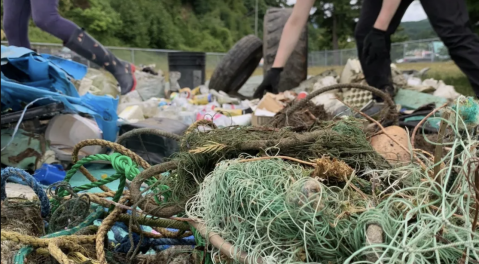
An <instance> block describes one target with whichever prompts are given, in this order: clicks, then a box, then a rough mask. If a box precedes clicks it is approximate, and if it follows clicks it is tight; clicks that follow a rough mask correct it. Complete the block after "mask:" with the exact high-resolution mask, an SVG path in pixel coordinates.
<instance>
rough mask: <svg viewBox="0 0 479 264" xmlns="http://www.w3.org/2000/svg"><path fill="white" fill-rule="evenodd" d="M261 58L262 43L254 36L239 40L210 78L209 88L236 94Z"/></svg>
mask: <svg viewBox="0 0 479 264" xmlns="http://www.w3.org/2000/svg"><path fill="white" fill-rule="evenodd" d="M262 58H263V41H261V39H259V38H258V37H256V36H255V35H248V36H246V37H243V38H242V39H240V40H239V41H238V42H236V44H235V45H234V46H233V47H232V48H231V49H230V50H229V51H228V53H227V54H226V55H225V56H224V57H223V59H222V60H221V61H220V63H219V64H218V65H217V66H216V68H215V71H214V72H213V75H212V76H211V79H210V83H209V88H210V89H213V90H216V91H223V92H225V93H228V94H237V93H238V91H239V89H240V88H241V87H242V86H243V84H244V83H245V82H246V81H247V80H248V79H249V77H251V75H252V74H253V72H254V71H255V70H256V68H257V67H258V65H259V62H260V61H261V59H262Z"/></svg>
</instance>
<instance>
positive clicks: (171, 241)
mask: <svg viewBox="0 0 479 264" xmlns="http://www.w3.org/2000/svg"><path fill="white" fill-rule="evenodd" d="M150 245H151V246H164V245H172V246H173V245H174V246H194V245H196V242H195V239H194V238H190V239H188V238H183V239H176V238H157V239H152V240H151V241H150Z"/></svg>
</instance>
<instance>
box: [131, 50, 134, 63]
mask: <svg viewBox="0 0 479 264" xmlns="http://www.w3.org/2000/svg"><path fill="white" fill-rule="evenodd" d="M131 63H133V64H135V50H133V49H131Z"/></svg>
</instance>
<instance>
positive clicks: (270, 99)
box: [251, 93, 284, 126]
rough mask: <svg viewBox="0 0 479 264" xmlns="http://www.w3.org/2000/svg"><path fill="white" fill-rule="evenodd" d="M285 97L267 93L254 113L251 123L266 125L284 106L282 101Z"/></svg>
mask: <svg viewBox="0 0 479 264" xmlns="http://www.w3.org/2000/svg"><path fill="white" fill-rule="evenodd" d="M283 99H284V96H283V95H276V94H272V93H267V94H265V95H264V96H263V98H262V99H261V101H260V102H259V103H258V106H257V107H256V109H255V111H254V113H253V116H252V118H251V124H252V125H253V126H264V125H267V124H268V123H270V122H271V121H272V120H273V117H274V116H275V115H276V114H277V113H278V112H279V111H281V110H282V109H283V108H284V105H283V103H282V102H281V100H283Z"/></svg>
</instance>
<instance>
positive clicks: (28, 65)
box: [1, 46, 118, 141]
mask: <svg viewBox="0 0 479 264" xmlns="http://www.w3.org/2000/svg"><path fill="white" fill-rule="evenodd" d="M48 58H49V57H48V56H46V58H45V57H42V56H40V55H38V54H36V53H34V52H33V51H31V50H29V49H25V48H19V47H13V46H10V47H5V46H2V76H1V85H2V90H1V96H2V97H1V102H2V112H3V111H4V110H6V109H9V108H11V109H12V110H13V111H19V110H22V109H23V106H24V105H26V104H28V103H30V102H32V101H34V100H35V99H38V98H45V97H46V98H49V100H48V99H46V100H41V101H38V102H37V103H35V106H40V105H45V104H49V103H52V102H62V103H63V104H64V105H65V108H66V109H67V110H66V113H84V114H89V115H91V116H93V117H94V118H95V121H96V122H97V124H98V126H99V128H100V129H101V130H102V131H103V138H104V139H106V140H109V141H115V140H116V134H117V132H118V126H117V120H118V116H117V114H116V109H117V107H118V98H111V97H109V96H96V95H92V94H89V93H87V94H86V95H84V96H79V94H78V92H77V90H76V88H75V86H74V85H73V83H72V82H71V79H72V78H73V77H72V76H74V77H75V78H80V79H81V78H82V77H83V76H84V74H85V73H86V67H85V66H83V65H81V64H78V63H76V62H71V61H67V62H62V60H63V59H61V58H57V57H55V60H54V62H52V61H50V60H49V59H48ZM58 65H62V68H60V67H59V66H58Z"/></svg>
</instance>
